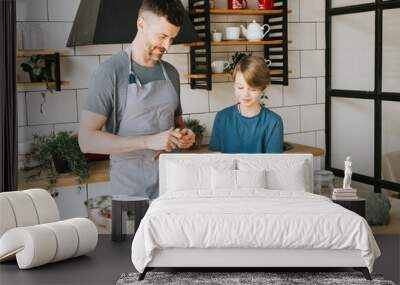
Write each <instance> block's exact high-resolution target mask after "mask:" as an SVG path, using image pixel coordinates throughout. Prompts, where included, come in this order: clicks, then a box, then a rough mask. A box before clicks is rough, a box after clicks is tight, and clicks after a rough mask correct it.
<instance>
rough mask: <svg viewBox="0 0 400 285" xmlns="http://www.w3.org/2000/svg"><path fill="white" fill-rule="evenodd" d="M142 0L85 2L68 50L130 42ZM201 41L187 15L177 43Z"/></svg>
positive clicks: (88, 0) (82, 1)
mask: <svg viewBox="0 0 400 285" xmlns="http://www.w3.org/2000/svg"><path fill="white" fill-rule="evenodd" d="M141 3H142V0H81V3H80V5H79V9H78V12H77V13H76V16H75V20H74V24H73V26H72V29H71V32H70V34H69V38H68V42H67V47H73V46H83V45H99V44H121V43H130V42H132V40H133V39H134V37H135V35H136V32H137V27H136V21H137V18H138V13H139V8H140V5H141ZM196 41H200V39H199V37H198V36H197V32H196V30H195V29H194V27H193V25H192V22H191V21H190V18H189V16H188V14H187V13H185V17H184V22H183V26H182V27H181V30H180V32H179V34H178V36H177V37H176V38H175V40H174V44H183V43H191V42H196Z"/></svg>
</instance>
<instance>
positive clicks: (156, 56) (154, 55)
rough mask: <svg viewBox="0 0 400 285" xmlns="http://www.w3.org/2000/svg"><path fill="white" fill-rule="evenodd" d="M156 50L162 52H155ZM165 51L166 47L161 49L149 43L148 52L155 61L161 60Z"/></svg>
mask: <svg viewBox="0 0 400 285" xmlns="http://www.w3.org/2000/svg"><path fill="white" fill-rule="evenodd" d="M154 51H159V52H160V53H155V52H154ZM165 52H166V50H165V49H164V48H161V49H160V48H157V47H156V48H154V47H153V46H152V45H151V44H148V45H147V54H148V56H149V58H151V59H152V60H154V61H159V60H160V59H161V58H162V56H163V55H164V53H165Z"/></svg>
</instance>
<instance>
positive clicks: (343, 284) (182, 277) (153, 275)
mask: <svg viewBox="0 0 400 285" xmlns="http://www.w3.org/2000/svg"><path fill="white" fill-rule="evenodd" d="M138 276H139V274H138V273H128V274H122V275H121V277H120V278H119V279H118V281H117V285H134V284H140V285H145V284H157V285H163V284H171V285H177V284H179V285H186V284H213V285H217V284H221V285H245V284H252V285H253V284H268V285H270V284H271V285H292V284H293V285H294V284H296V285H297V284H321V285H322V284H324V285H350V284H351V285H358V284H369V285H370V284H374V285H375V284H377V285H378V284H379V285H395V283H393V282H392V281H388V280H384V279H383V277H382V276H380V275H372V278H373V280H372V281H368V280H366V279H365V278H364V276H363V275H362V273H360V272H148V273H147V274H146V278H145V279H144V280H142V281H138Z"/></svg>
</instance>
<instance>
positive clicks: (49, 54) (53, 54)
mask: <svg viewBox="0 0 400 285" xmlns="http://www.w3.org/2000/svg"><path fill="white" fill-rule="evenodd" d="M67 54H68V51H66V50H48V49H47V50H19V51H17V57H30V56H33V55H42V56H45V57H46V58H51V59H52V60H53V61H54V77H55V78H54V82H53V81H52V82H48V83H46V82H18V83H17V87H19V88H28V87H47V88H48V87H55V89H56V91H61V86H66V85H68V84H69V82H68V81H61V73H60V55H67Z"/></svg>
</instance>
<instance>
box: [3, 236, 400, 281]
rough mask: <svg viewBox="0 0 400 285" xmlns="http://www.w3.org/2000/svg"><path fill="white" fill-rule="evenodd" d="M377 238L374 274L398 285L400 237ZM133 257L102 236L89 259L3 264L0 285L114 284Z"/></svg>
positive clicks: (126, 248)
mask: <svg viewBox="0 0 400 285" xmlns="http://www.w3.org/2000/svg"><path fill="white" fill-rule="evenodd" d="M375 237H376V240H377V242H378V245H379V247H380V249H381V251H382V256H381V257H380V258H379V259H377V261H376V262H375V266H374V272H375V273H380V274H383V275H384V277H385V278H386V279H389V280H392V281H393V282H395V283H397V284H398V283H399V282H400V276H399V274H400V273H399V268H400V261H399V260H400V236H399V235H376V236H375ZM130 253H131V240H126V241H124V242H121V243H115V242H112V241H111V240H110V236H108V235H100V236H99V243H98V246H97V248H96V250H95V251H94V252H92V253H90V254H89V255H88V256H81V257H77V258H74V259H69V260H65V261H62V262H58V263H52V264H48V265H45V266H41V267H37V268H34V269H29V270H19V269H18V266H17V264H16V262H15V261H13V262H8V263H3V264H0V284H1V285H22V284H24V285H25V284H32V285H44V284H79V285H82V284H98V285H100V284H115V283H116V281H117V280H118V278H119V277H120V276H121V274H122V273H125V272H133V271H135V270H134V267H133V265H132V262H131V258H130ZM309 271H313V270H312V269H310V270H309ZM339 271H340V270H339Z"/></svg>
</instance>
